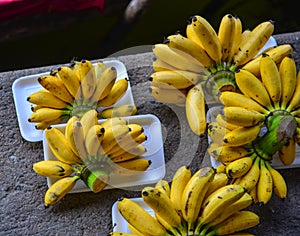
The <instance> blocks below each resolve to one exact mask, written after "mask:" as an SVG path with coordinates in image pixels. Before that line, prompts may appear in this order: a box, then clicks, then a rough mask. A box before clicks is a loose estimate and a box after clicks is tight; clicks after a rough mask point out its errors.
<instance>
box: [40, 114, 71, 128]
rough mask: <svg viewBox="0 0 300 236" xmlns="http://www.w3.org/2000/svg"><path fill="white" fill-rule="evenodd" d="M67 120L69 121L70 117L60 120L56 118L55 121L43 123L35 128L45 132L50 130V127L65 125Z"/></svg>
mask: <svg viewBox="0 0 300 236" xmlns="http://www.w3.org/2000/svg"><path fill="white" fill-rule="evenodd" d="M67 119H68V117H59V118H56V119H53V120H50V121H41V122H38V123H37V124H36V125H35V128H36V129H38V130H44V129H46V128H48V127H49V126H50V125H56V124H61V123H64V122H65V121H66V120H67Z"/></svg>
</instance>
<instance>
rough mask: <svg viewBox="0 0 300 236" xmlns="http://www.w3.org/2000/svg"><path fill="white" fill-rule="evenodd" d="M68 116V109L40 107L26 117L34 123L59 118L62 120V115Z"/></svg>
mask: <svg viewBox="0 0 300 236" xmlns="http://www.w3.org/2000/svg"><path fill="white" fill-rule="evenodd" d="M68 116H70V110H66V109H55V108H50V107H42V108H40V109H38V110H37V111H35V112H33V113H32V114H31V115H30V117H29V118H28V121H29V122H34V123H38V122H48V121H52V120H56V119H59V118H60V119H61V120H63V118H64V117H68Z"/></svg>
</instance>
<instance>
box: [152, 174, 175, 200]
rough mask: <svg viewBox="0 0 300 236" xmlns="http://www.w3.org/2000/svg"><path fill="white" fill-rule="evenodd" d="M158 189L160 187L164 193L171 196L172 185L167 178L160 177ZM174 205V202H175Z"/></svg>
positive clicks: (156, 185) (157, 183) (157, 184)
mask: <svg viewBox="0 0 300 236" xmlns="http://www.w3.org/2000/svg"><path fill="white" fill-rule="evenodd" d="M154 187H155V188H156V189H159V190H160V191H162V192H163V193H165V194H166V195H167V196H168V197H170V191H171V187H170V185H169V182H168V181H167V180H165V179H160V180H158V181H157V182H156V184H155V186H154ZM173 205H174V204H173Z"/></svg>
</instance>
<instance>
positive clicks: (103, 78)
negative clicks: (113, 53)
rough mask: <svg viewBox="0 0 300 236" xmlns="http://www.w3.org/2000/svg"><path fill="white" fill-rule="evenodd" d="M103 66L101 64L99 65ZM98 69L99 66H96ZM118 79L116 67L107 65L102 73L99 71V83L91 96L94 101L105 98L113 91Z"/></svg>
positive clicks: (97, 79)
mask: <svg viewBox="0 0 300 236" xmlns="http://www.w3.org/2000/svg"><path fill="white" fill-rule="evenodd" d="M99 67H101V65H99ZM96 71H97V67H96ZM116 79H117V70H116V68H115V67H113V66H112V67H107V68H105V69H104V70H103V71H102V73H100V72H99V71H98V73H97V78H96V81H97V84H96V88H95V91H94V94H93V95H92V97H91V99H90V100H91V101H92V102H97V101H98V100H101V99H103V98H105V97H106V96H107V95H108V94H109V93H110V91H111V89H112V87H113V86H114V84H115V82H116Z"/></svg>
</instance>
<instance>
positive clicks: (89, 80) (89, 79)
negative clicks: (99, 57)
mask: <svg viewBox="0 0 300 236" xmlns="http://www.w3.org/2000/svg"><path fill="white" fill-rule="evenodd" d="M86 63H87V61H86ZM86 63H85V64H86ZM87 69H88V71H86V72H85V74H84V75H82V76H84V77H83V78H80V88H81V92H82V96H83V99H85V100H89V99H90V98H91V96H92V95H93V94H94V91H95V88H96V84H97V80H96V73H95V68H94V67H93V65H92V64H91V67H88V68H87ZM82 71H83V70H82V69H81V70H80V72H82Z"/></svg>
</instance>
